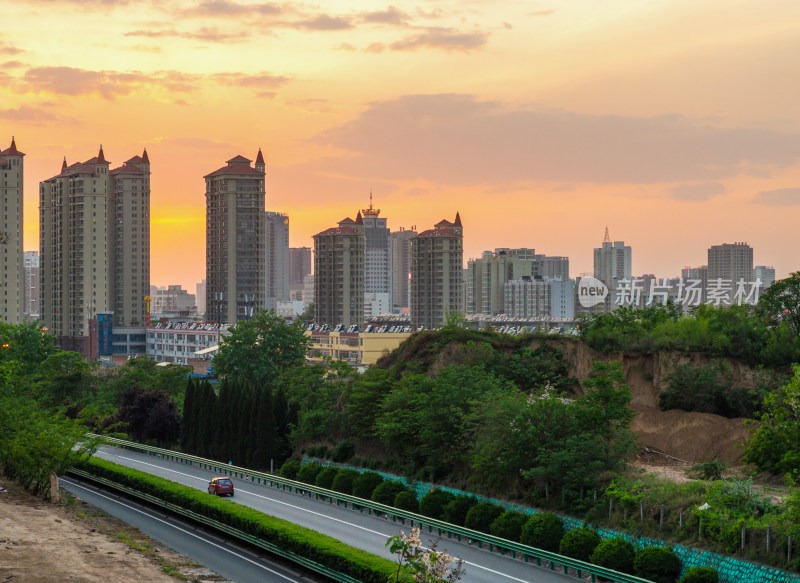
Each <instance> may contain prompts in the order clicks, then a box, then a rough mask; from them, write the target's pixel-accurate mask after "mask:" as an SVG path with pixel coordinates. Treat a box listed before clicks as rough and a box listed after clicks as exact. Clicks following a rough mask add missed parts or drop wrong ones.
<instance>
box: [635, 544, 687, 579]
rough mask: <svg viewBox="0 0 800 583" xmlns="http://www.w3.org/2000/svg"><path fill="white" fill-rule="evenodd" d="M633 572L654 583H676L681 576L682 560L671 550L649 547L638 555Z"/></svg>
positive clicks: (641, 550)
mask: <svg viewBox="0 0 800 583" xmlns="http://www.w3.org/2000/svg"><path fill="white" fill-rule="evenodd" d="M633 572H634V574H635V575H636V576H638V577H642V578H643V579H650V580H651V581H653V583H675V581H676V580H677V579H678V575H680V574H681V560H680V559H679V558H678V555H676V554H675V553H674V552H673V551H672V549H670V548H666V547H647V548H646V549H640V550H639V551H638V552H637V553H636V558H635V559H634V560H633Z"/></svg>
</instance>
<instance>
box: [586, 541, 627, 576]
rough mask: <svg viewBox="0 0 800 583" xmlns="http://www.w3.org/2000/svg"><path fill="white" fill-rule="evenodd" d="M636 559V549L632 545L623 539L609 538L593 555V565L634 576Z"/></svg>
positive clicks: (598, 546)
mask: <svg viewBox="0 0 800 583" xmlns="http://www.w3.org/2000/svg"><path fill="white" fill-rule="evenodd" d="M634 557H636V549H634V548H633V545H632V544H631V543H629V542H628V541H626V540H625V539H622V538H609V539H606V540H604V541H602V542H601V543H600V544H599V545H597V548H596V549H595V550H594V552H593V553H592V563H594V564H595V565H600V566H601V567H608V568H609V569H614V570H615V571H619V572H620V573H629V574H632V573H633V559H634Z"/></svg>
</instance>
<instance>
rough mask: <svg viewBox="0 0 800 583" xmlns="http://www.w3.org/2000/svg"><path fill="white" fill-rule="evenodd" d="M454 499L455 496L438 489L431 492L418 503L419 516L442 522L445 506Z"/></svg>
mask: <svg viewBox="0 0 800 583" xmlns="http://www.w3.org/2000/svg"><path fill="white" fill-rule="evenodd" d="M455 497H456V496H455V494H453V493H451V492H447V491H445V490H439V489H438V488H437V489H436V490H431V491H430V492H428V493H427V494H425V495H424V496H423V497H422V500H420V501H419V511H420V514H424V515H425V516H430V517H431V518H435V519H437V520H443V519H444V507H445V505H446V504H447V503H448V502H450V501H451V500H453V498H455ZM465 516H466V515H465Z"/></svg>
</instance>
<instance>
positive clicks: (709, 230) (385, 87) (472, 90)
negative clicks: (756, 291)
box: [0, 0, 800, 293]
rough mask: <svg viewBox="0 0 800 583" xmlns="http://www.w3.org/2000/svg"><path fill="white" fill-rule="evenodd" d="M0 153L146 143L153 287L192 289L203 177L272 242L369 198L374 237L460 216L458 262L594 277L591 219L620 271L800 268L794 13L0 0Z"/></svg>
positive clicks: (311, 229) (32, 242)
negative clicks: (625, 249)
mask: <svg viewBox="0 0 800 583" xmlns="http://www.w3.org/2000/svg"><path fill="white" fill-rule="evenodd" d="M3 20H4V23H10V25H9V24H7V25H6V26H4V27H3V30H2V32H0V148H6V147H8V145H9V143H10V140H11V136H12V135H13V136H15V138H16V143H17V146H18V147H19V149H20V150H21V151H23V152H25V153H26V158H25V219H24V220H25V225H24V227H25V241H24V246H25V249H26V250H34V249H38V183H39V182H40V181H42V180H45V179H47V178H49V177H51V176H53V175H55V174H58V172H59V171H60V168H61V163H62V160H63V158H64V157H65V156H66V158H67V161H68V162H69V163H72V162H75V161H83V160H87V159H89V158H91V157H93V156H95V155H96V154H97V150H98V147H99V145H100V144H102V145H103V148H104V152H105V155H106V158H107V159H108V160H110V161H111V162H112V167H116V166H117V165H120V164H121V163H122V162H123V161H124V160H127V159H129V158H130V157H132V156H134V155H137V154H141V152H142V149H143V148H145V147H146V148H147V151H148V155H149V157H150V160H151V171H152V180H151V188H152V192H151V283H152V284H154V285H161V286H163V285H167V284H181V285H182V286H183V287H184V288H185V289H188V290H189V291H190V292H191V293H193V292H194V286H195V284H196V283H197V282H199V281H200V280H202V279H203V278H204V277H205V198H204V191H205V187H204V182H203V176H204V175H205V174H208V173H209V172H212V171H213V170H215V169H217V168H219V167H220V166H222V165H223V164H224V163H225V160H228V159H229V158H232V157H234V156H235V155H237V154H241V155H244V156H246V157H247V158H250V159H253V160H254V159H255V156H256V153H257V152H258V148H259V147H260V148H262V150H263V152H264V156H265V158H266V161H267V201H266V208H267V209H268V210H274V211H281V212H286V213H288V214H289V215H290V221H291V223H290V244H291V245H292V246H312V240H311V236H312V235H313V234H314V233H317V232H319V231H321V230H323V229H325V228H328V227H330V226H332V225H334V224H335V223H336V222H337V221H338V220H340V219H341V218H343V217H345V216H354V215H355V213H356V212H357V210H358V209H360V208H364V207H366V206H367V205H368V202H369V192H370V190H372V192H373V193H374V197H375V205H376V207H378V208H380V209H381V211H382V212H381V216H386V217H387V218H388V220H389V226H390V228H391V229H392V230H397V229H399V228H400V227H401V226H402V227H405V228H410V227H412V226H414V225H416V227H417V228H418V229H420V230H422V229H426V228H430V227H431V226H432V225H433V224H434V223H435V222H437V221H438V220H440V219H442V218H447V219H451V220H452V218H453V217H454V216H455V213H456V211H459V212H460V213H461V218H462V221H463V224H464V236H465V239H464V249H465V253H464V254H465V261H466V259H467V258H469V257H478V256H480V254H481V252H482V251H483V250H486V249H490V250H491V249H494V248H497V247H528V248H535V249H536V250H537V251H538V252H542V253H546V254H549V255H567V256H569V257H570V263H571V274H572V275H573V276H575V275H578V274H580V273H584V272H591V271H592V249H593V248H594V247H596V246H598V245H599V244H600V242H601V241H602V236H603V232H604V229H605V227H606V225H607V226H608V227H609V229H610V231H611V236H612V238H613V239H614V240H624V241H625V242H626V244H629V245H631V246H632V248H633V271H634V274H635V275H639V274H644V273H654V274H656V275H657V276H658V277H673V276H677V275H680V269H681V268H682V267H684V266H686V265H693V266H696V265H700V264H704V263H705V262H706V251H707V249H708V247H709V246H711V245H715V244H721V243H725V242H734V241H746V242H748V243H749V244H750V245H752V246H753V248H754V250H755V253H754V260H755V264H757V265H774V266H775V267H776V270H777V275H778V277H784V276H786V275H787V274H788V273H790V272H792V271H797V270H799V269H800V261H799V260H798V258H797V253H796V247H797V243H798V234H797V233H798V231H797V229H796V224H797V222H798V216H799V215H800V111H798V108H797V101H798V100H797V98H798V94H800V91H799V90H800V59H798V58H797V55H798V54H800V4H798V3H797V2H795V1H793V0H765V2H760V3H753V2H746V1H744V0H727V1H725V2H723V1H722V0H693V1H689V0H670V1H667V0H651V1H648V2H641V1H638V0H636V1H634V0H621V1H619V2H615V3H613V6H609V5H607V3H597V2H590V1H588V0H579V1H576V2H571V3H558V2H552V1H550V2H548V1H537V2H517V1H513V0H501V1H492V2H489V1H486V0H471V1H469V2H463V1H460V2H456V1H454V0H428V1H417V2H406V1H398V2H392V3H391V4H388V3H376V2H367V1H347V2H344V1H336V2H328V3H325V4H321V5H318V6H317V5H311V4H298V3H280V2H275V3H272V2H251V1H245V0H241V1H237V0H207V1H201V2H192V1H188V0H177V1H175V2H169V3H164V2H154V1H143V2H136V3H134V2H128V1H127V0H96V1H92V0H89V1H79V0H62V1H60V2H50V1H47V0H25V1H23V0H7V2H5V3H4V5H3Z"/></svg>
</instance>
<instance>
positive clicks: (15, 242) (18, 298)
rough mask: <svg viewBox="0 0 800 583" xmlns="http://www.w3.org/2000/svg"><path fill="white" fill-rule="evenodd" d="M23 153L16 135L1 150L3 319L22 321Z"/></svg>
mask: <svg viewBox="0 0 800 583" xmlns="http://www.w3.org/2000/svg"><path fill="white" fill-rule="evenodd" d="M23 156H25V154H23V153H22V152H20V151H19V150H17V144H16V142H15V140H14V138H13V137H12V138H11V146H9V147H8V148H6V149H5V150H0V202H2V208H0V268H2V271H1V272H0V321H2V322H8V323H10V324H19V323H20V322H21V321H22V319H23V314H24V313H25V269H24V267H23V262H22V200H23V199H22V190H23V188H22V185H23V166H24V164H23Z"/></svg>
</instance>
